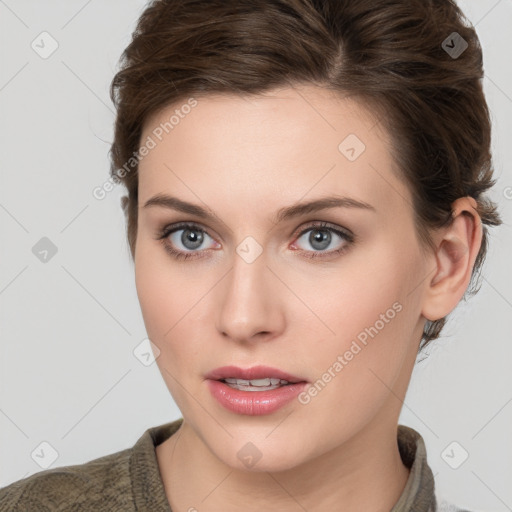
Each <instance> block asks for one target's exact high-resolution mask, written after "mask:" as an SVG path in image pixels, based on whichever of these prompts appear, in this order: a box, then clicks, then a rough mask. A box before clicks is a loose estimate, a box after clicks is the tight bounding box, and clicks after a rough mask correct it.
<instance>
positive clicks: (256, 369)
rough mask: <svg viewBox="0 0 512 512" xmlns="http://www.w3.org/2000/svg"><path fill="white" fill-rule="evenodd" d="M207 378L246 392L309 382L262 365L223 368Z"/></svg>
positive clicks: (214, 371) (212, 372) (217, 369)
mask: <svg viewBox="0 0 512 512" xmlns="http://www.w3.org/2000/svg"><path fill="white" fill-rule="evenodd" d="M205 377H206V379H210V380H219V381H222V382H224V383H225V384H227V385H228V386H230V387H233V388H235V389H240V388H243V390H244V391H253V390H256V391H257V390H258V389H259V390H260V391H264V390H267V389H276V388H278V387H281V386H287V385H289V384H297V383H299V382H307V380H306V379H304V378H302V377H297V376H295V375H292V374H290V373H287V372H285V371H283V370H279V369H278V368H272V367H270V366H262V365H260V366H253V367H251V368H245V369H244V368H239V367H238V366H222V367H220V368H216V369H215V370H213V371H211V372H209V373H208V374H206V376H205ZM248 388H251V389H248Z"/></svg>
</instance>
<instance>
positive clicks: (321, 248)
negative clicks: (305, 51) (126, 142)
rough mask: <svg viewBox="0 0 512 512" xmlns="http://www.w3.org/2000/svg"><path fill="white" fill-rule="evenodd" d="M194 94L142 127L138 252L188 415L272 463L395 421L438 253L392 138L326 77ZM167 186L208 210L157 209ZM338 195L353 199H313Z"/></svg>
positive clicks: (221, 442)
mask: <svg viewBox="0 0 512 512" xmlns="http://www.w3.org/2000/svg"><path fill="white" fill-rule="evenodd" d="M196 101H197V103H196ZM196 101H192V100H191V101H190V102H189V103H187V102H183V104H179V105H173V106H172V107H170V108H168V109H165V110H162V111H160V112H159V113H158V114H157V115H154V116H152V117H151V118H150V119H149V120H148V122H147V123H146V124H145V126H144V131H143V134H142V138H141V145H142V144H147V147H148V148H150V149H149V150H148V153H147V155H146V156H144V158H143V159H142V160H141V161H140V166H139V171H140V175H139V213H138V233H137V240H136V251H135V273H136V286H137V292H138V296H139V300H140V304H141V308H142V314H143V317H144V321H145V325H146V329H147V332H148V336H149V338H150V339H151V341H152V342H153V343H154V344H155V345H156V346H157V347H158V349H159V351H160V355H159V357H158V358H157V364H158V366H159V368H160V371H161V372H162V375H163V378H164V380H165V382H166V384H167V386H168V388H169V391H170V392H171V394H172V396H173V398H174V400H175V401H176V403H177V405H178V407H179V408H180V410H181V412H182V415H183V417H184V419H185V424H186V425H188V426H189V428H191V432H193V433H194V435H195V436H197V438H196V439H197V440H198V441H199V442H200V443H203V446H206V447H207V448H208V449H209V450H210V451H211V452H212V453H213V454H214V455H215V456H216V457H217V458H218V459H220V460H221V461H223V462H224V463H226V464H228V465H230V466H232V467H237V468H244V467H245V468H249V469H252V467H254V470H256V471H259V470H270V471H276V470H279V469H287V468H292V467H295V466H297V465H299V464H301V463H302V462H305V461H308V460H311V459H312V458H313V457H316V456H319V455H322V454H325V453H327V452H328V451H332V450H334V449H336V448H337V447H341V446H342V445H344V444H347V443H348V441H350V440H355V439H358V438H361V439H362V438H363V437H364V436H363V437H361V436H362V434H363V433H364V432H366V433H369V432H373V434H372V435H373V437H372V438H374V437H375V434H376V433H377V432H381V433H383V432H384V430H385V431H386V433H387V434H389V433H390V432H393V433H396V421H397V418H398V414H399V410H400V406H401V398H403V396H404V394H405V391H406V388H407V384H408V381H409V378H410V374H411V371H412V367H413V365H414V360H415V357H416V353H417V348H418V344H419V341H420V337H421V333H422V330H423V325H424V322H425V318H424V317H423V316H422V303H423V301H424V295H425V294H424V286H422V285H423V283H424V282H426V278H427V276H428V275H429V272H430V271H431V270H432V268H429V266H432V260H430V259H429V258H428V257H426V255H425V253H424V250H423V249H422V248H421V246H420V245H419V241H418V238H417V236H416V232H415V228H414V223H413V210H412V204H411V203H412V199H411V195H410V192H409V190H408V188H407V186H406V185H405V183H404V182H403V181H402V180H401V179H400V178H399V177H398V176H397V174H396V173H395V171H394V170H393V162H392V160H391V157H390V153H389V149H388V143H389V142H388V140H387V137H386V134H385V133H384V132H383V131H381V127H380V125H379V124H377V120H376V119H375V118H373V117H372V115H371V113H369V112H368V111H367V110H366V109H365V108H364V107H363V106H362V105H361V104H360V103H356V102H355V101H354V100H353V99H347V98H341V97H339V96H335V95H334V94H333V93H330V92H328V91H327V90H324V89H320V88H316V87H313V86H309V87H301V88H285V89H281V90H274V91H273V92H272V94H266V95H264V96H258V97H253V98H251V99H242V98H240V97H235V96H227V95H226V96H221V95H217V96H210V97H207V98H201V99H197V100H196ZM184 105H188V106H184ZM191 105H192V106H191ZM173 115H174V117H173V118H172V120H171V121H170V122H169V119H170V118H171V116H173ZM165 123H167V124H165ZM148 137H149V138H150V139H151V141H152V142H151V141H150V139H148ZM157 196H158V197H159V198H160V199H162V198H163V197H164V196H172V198H176V199H177V200H179V201H180V202H181V203H180V204H183V203H190V204H191V205H193V207H192V206H191V207H190V208H189V209H188V210H187V209H186V208H185V209H183V210H181V211H180V210H179V209H175V208H171V207H170V206H171V205H172V204H177V202H176V201H174V202H173V201H172V200H170V199H168V200H167V201H153V202H152V203H149V204H148V205H147V203H148V202H149V201H150V200H151V199H152V198H155V197H157ZM325 198H336V199H342V198H344V201H341V202H340V203H339V204H338V205H336V206H334V207H330V208H323V209H318V210H317V209H313V208H310V209H308V208H302V209H299V208H298V207H299V205H302V204H306V203H310V202H315V201H319V200H321V199H325ZM332 204H334V203H332ZM324 206H325V205H324ZM193 210H194V211H193ZM199 211H205V212H206V214H207V215H208V216H206V215H205V216H203V215H200V214H199ZM283 212H288V214H287V215H284V214H283ZM182 223H187V224H193V226H186V227H183V225H182ZM320 224H322V225H321V226H319V225H320ZM173 230H174V231H173ZM171 231H173V232H171ZM158 238H162V239H161V240H158ZM169 251H176V252H177V253H178V254H179V256H180V258H177V257H176V256H175V255H173V254H171V253H170V252H169ZM185 256H186V257H187V258H186V259H184V258H183V257H185ZM225 366H235V367H238V368H240V369H242V370H246V369H249V368H252V367H255V366H266V367H271V368H273V369H274V370H266V372H268V373H269V375H268V377H270V378H274V377H277V378H279V377H280V375H279V373H278V372H277V370H280V371H281V372H285V373H286V374H289V375H292V376H295V377H296V379H295V380H298V381H302V383H301V384H295V385H294V386H292V387H291V388H290V387H286V386H285V387H281V388H279V389H277V390H267V391H258V390H257V389H255V390H254V389H253V390H251V391H243V390H240V389H239V390H236V389H233V388H232V386H230V385H228V384H226V383H223V382H221V381H220V380H217V379H219V378H220V377H227V378H229V376H228V375H226V374H222V373H221V374H219V373H216V374H212V372H214V370H216V369H218V368H220V367H225ZM230 372H231V373H233V374H234V370H228V371H227V373H228V374H229V373H230ZM263 373H265V371H264V372H263ZM240 375H242V374H240ZM240 375H238V374H237V375H232V377H240ZM252 376H253V377H261V378H264V375H261V374H257V373H255V374H252ZM208 377H210V378H208ZM274 383H275V381H274ZM232 384H233V382H232ZM238 384H239V385H240V384H241V385H243V383H239V382H238ZM255 384H268V381H264V382H258V383H255ZM270 384H271V385H272V384H273V382H272V381H271V382H270ZM242 389H244V388H242ZM290 389H291V391H290ZM227 395H228V396H227ZM226 396H227V397H226ZM222 397H224V398H222ZM275 397H277V398H276V399H275V400H274V398H275ZM369 438H370V437H369ZM247 456H249V458H248V457H247ZM251 457H252V459H259V461H257V464H256V465H254V466H253V465H252V464H251V463H249V462H248V460H249V459H251ZM252 459H251V460H252Z"/></svg>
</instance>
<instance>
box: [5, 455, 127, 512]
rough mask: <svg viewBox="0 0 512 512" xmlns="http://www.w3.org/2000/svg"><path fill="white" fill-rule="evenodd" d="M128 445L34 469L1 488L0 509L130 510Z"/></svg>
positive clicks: (46, 511) (17, 511)
mask: <svg viewBox="0 0 512 512" xmlns="http://www.w3.org/2000/svg"><path fill="white" fill-rule="evenodd" d="M130 453H131V449H126V450H122V451H119V452H116V453H112V454H109V455H105V456H103V457H99V458H96V459H93V460H91V461H89V462H86V463H84V464H76V465H70V466H62V467H57V468H52V469H47V470H44V471H40V472H38V473H35V474H33V475H31V476H29V477H27V478H24V479H22V480H18V481H16V482H13V483H11V484H10V485H8V486H7V487H3V488H1V489H0V512H22V511H23V512H26V511H32V510H33V511H35V510H37V512H56V511H64V510H73V511H76V512H79V511H82V510H84V511H85V510H91V509H92V508H91V507H94V506H95V505H97V508H94V510H98V511H100V510H127V511H128V510H130V503H132V499H131V488H130V486H131V482H130V474H129V458H130Z"/></svg>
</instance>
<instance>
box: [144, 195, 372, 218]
mask: <svg viewBox="0 0 512 512" xmlns="http://www.w3.org/2000/svg"><path fill="white" fill-rule="evenodd" d="M151 206H160V207H163V208H168V209H170V210H176V211H179V212H183V213H188V214H190V215H196V216H197V217H200V218H202V219H212V218H213V217H216V216H215V215H214V214H213V212H212V211H211V210H210V209H208V208H203V207H202V206H199V205H196V204H192V203H188V202H187V201H183V200H181V199H178V198H177V197H173V196H169V195H166V194H157V195H156V196H153V197H152V198H151V199H148V201H146V203H145V204H144V208H149V207H151ZM331 208H357V209H361V210H367V211H373V212H376V210H375V208H374V207H373V206H372V205H370V204H368V203H365V202H364V201H359V200H357V199H353V198H350V197H339V196H330V197H321V198H318V199H314V200H312V201H308V202H305V203H298V204H294V205H291V206H286V207H284V208H281V209H280V210H278V211H277V213H276V215H275V216H274V219H273V222H274V223H279V222H283V221H285V220H289V219H292V218H294V217H299V216H301V215H306V214H309V213H315V212H318V211H320V210H327V209H331Z"/></svg>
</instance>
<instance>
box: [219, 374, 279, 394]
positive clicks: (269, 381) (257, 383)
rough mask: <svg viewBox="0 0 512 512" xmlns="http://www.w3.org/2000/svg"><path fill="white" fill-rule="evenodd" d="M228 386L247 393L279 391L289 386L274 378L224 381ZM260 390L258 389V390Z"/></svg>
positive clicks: (229, 379) (230, 379)
mask: <svg viewBox="0 0 512 512" xmlns="http://www.w3.org/2000/svg"><path fill="white" fill-rule="evenodd" d="M223 380H224V382H226V384H229V385H230V387H233V388H235V389H242V390H245V391H267V390H270V389H277V388H278V387H280V386H284V385H286V384H288V381H287V380H283V379H274V378H272V377H267V378H265V379H251V380H246V379H233V378H228V379H223ZM256 388H258V389H256Z"/></svg>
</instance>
